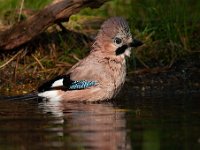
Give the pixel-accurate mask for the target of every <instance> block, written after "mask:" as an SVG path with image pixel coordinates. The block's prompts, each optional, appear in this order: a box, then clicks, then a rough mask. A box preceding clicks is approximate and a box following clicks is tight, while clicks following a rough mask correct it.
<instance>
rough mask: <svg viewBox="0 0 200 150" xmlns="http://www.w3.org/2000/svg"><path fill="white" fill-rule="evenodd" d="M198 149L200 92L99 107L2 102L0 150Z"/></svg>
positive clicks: (129, 99)
mask: <svg viewBox="0 0 200 150" xmlns="http://www.w3.org/2000/svg"><path fill="white" fill-rule="evenodd" d="M1 149H2V150H18V149H20V150H26V149H45V150H47V149H67V150H68V149H70V150H83V149H91V150H95V149H100V150H112V149H113V150H115V149H122V150H125V149H136V150H158V149H166V150H174V149H178V150H179V149H180V150H193V149H194V150H199V149H200V94H187V95H185V94H184V95H178V96H177V95H170V96H169V95H167V94H165V95H161V96H140V97H134V96H133V95H130V94H129V95H126V94H124V95H123V96H121V97H119V98H118V99H117V100H116V101H115V102H105V103H96V104H84V103H59V102H54V103H51V102H37V101H0V150H1Z"/></svg>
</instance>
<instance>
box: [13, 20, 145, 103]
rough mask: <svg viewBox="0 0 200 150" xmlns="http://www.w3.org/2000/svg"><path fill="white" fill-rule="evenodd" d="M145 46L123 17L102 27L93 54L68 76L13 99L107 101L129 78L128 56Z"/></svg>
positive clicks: (60, 77)
mask: <svg viewBox="0 0 200 150" xmlns="http://www.w3.org/2000/svg"><path fill="white" fill-rule="evenodd" d="M142 44H143V43H142V42H141V41H139V40H137V39H135V38H133V37H132V34H131V31H130V28H129V25H128V22H127V21H126V20H125V19H124V18H123V17H111V18H109V19H108V20H106V21H104V23H103V24H102V25H101V27H100V29H99V31H98V33H97V36H96V38H95V40H94V42H93V44H92V46H91V50H90V52H89V54H88V55H87V56H86V57H85V58H83V59H82V60H80V61H79V62H77V63H76V64H75V65H74V66H72V67H71V68H70V69H69V70H68V71H66V73H65V74H63V75H59V76H57V77H55V78H53V79H51V80H49V81H46V82H44V83H43V84H42V85H41V86H39V87H38V89H37V90H36V91H35V92H33V93H30V94H27V95H23V96H16V97H10V99H20V98H22V99H31V98H36V97H39V98H42V99H47V100H49V101H66V102H71V101H72V102H75V101H88V102H93V101H103V100H110V99H112V98H114V97H116V95H117V94H118V93H119V91H120V89H121V88H122V86H123V84H124V82H125V78H126V57H130V54H131V49H132V48H136V47H138V46H141V45H142Z"/></svg>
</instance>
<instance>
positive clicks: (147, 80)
mask: <svg viewBox="0 0 200 150" xmlns="http://www.w3.org/2000/svg"><path fill="white" fill-rule="evenodd" d="M14 66H15V65H14ZM67 68H69V67H66V68H65V70H67ZM199 68H200V56H198V55H196V56H190V57H189V58H187V59H185V60H184V61H177V62H176V63H175V64H174V65H173V66H172V67H171V68H167V67H155V68H151V69H144V68H136V70H133V71H129V72H128V75H127V79H126V84H125V86H124V88H123V91H126V92H128V93H130V94H131V93H132V94H134V95H149V94H150V95H151V94H155V93H157V94H158V93H160V94H165V93H173V94H180V93H190V92H200V78H199V77H200V69H199ZM63 72H64V70H63ZM0 74H1V76H0V88H1V90H0V91H1V93H4V94H6V95H16V94H25V93H28V92H31V91H33V90H34V89H37V86H38V85H40V84H41V83H43V82H44V81H45V80H47V79H48V78H51V77H53V76H56V75H57V74H59V70H57V72H56V71H55V72H54V74H52V75H51V76H48V75H49V73H48V72H46V73H43V72H34V73H33V72H22V73H21V74H19V73H18V74H17V75H16V76H15V73H14V72H13V67H12V65H11V66H9V67H7V68H5V69H4V70H0ZM45 75H46V76H45ZM14 76H15V77H14ZM126 92H125V93H126ZM122 93H123V94H124V92H122Z"/></svg>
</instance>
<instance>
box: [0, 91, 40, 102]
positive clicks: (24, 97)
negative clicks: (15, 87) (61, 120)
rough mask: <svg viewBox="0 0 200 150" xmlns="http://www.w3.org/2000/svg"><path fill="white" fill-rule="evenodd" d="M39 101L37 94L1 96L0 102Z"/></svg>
mask: <svg viewBox="0 0 200 150" xmlns="http://www.w3.org/2000/svg"><path fill="white" fill-rule="evenodd" d="M34 99H35V100H37V99H41V97H39V96H38V94H37V93H36V92H33V93H29V94H25V95H17V96H3V95H2V96H1V95H0V100H34Z"/></svg>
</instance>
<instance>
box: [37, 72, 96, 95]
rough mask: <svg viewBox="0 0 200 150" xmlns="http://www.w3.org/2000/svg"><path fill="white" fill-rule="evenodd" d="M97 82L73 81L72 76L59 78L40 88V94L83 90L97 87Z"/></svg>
mask: <svg viewBox="0 0 200 150" xmlns="http://www.w3.org/2000/svg"><path fill="white" fill-rule="evenodd" d="M96 85H97V81H89V80H71V78H70V74H68V75H62V76H58V77H56V78H53V79H52V80H49V81H47V82H46V83H44V84H43V85H41V86H40V87H39V88H38V92H45V91H50V90H56V89H57V90H58V89H59V90H64V91H67V90H82V89H86V88H89V87H91V86H96Z"/></svg>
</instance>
